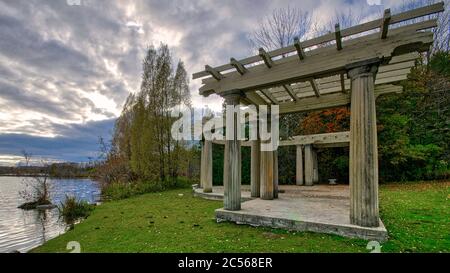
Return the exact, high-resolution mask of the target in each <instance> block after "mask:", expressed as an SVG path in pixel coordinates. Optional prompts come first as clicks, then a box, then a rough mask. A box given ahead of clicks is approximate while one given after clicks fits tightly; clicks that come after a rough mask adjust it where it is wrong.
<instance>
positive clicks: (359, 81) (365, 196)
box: [347, 59, 380, 227]
mask: <svg viewBox="0 0 450 273" xmlns="http://www.w3.org/2000/svg"><path fill="white" fill-rule="evenodd" d="M378 65H379V60H378V59H374V60H370V61H366V62H360V63H357V64H352V65H350V66H347V69H348V76H349V78H350V79H351V92H352V93H351V117H350V222H351V223H352V224H354V225H359V226H364V227H378V226H379V225H380V222H379V209H378V150H377V119H376V109H375V95H374V85H375V84H374V83H375V76H376V73H377V70H378Z"/></svg>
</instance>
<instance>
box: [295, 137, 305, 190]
mask: <svg viewBox="0 0 450 273" xmlns="http://www.w3.org/2000/svg"><path fill="white" fill-rule="evenodd" d="M295 173H296V179H295V182H296V184H297V186H301V185H303V184H304V182H305V180H304V179H303V153H302V146H301V145H297V156H296V160H295Z"/></svg>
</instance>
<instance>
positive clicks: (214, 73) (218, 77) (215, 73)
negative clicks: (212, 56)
mask: <svg viewBox="0 0 450 273" xmlns="http://www.w3.org/2000/svg"><path fill="white" fill-rule="evenodd" d="M205 71H206V72H208V73H209V74H210V75H211V76H212V77H213V78H214V79H216V80H217V81H220V80H222V79H223V78H225V77H224V76H223V75H222V74H220V72H219V71H217V70H215V69H214V68H212V67H211V66H209V65H206V66H205Z"/></svg>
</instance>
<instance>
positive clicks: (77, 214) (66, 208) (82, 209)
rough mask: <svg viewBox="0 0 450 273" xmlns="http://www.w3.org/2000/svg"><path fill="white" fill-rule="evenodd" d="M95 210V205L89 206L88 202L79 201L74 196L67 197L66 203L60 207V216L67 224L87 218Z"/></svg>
mask: <svg viewBox="0 0 450 273" xmlns="http://www.w3.org/2000/svg"><path fill="white" fill-rule="evenodd" d="M93 209H94V205H91V204H89V203H88V202H87V201H83V200H78V199H77V198H76V197H74V196H67V195H66V199H65V201H64V202H62V203H61V205H60V206H59V207H58V210H59V213H60V215H61V216H62V217H63V218H64V220H65V221H66V222H73V221H75V220H78V219H81V218H87V217H88V216H89V215H90V214H91V211H92V210H93Z"/></svg>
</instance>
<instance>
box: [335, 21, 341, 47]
mask: <svg viewBox="0 0 450 273" xmlns="http://www.w3.org/2000/svg"><path fill="white" fill-rule="evenodd" d="M334 34H335V36H336V48H337V50H342V35H341V27H340V26H339V24H336V25H335V26H334Z"/></svg>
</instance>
